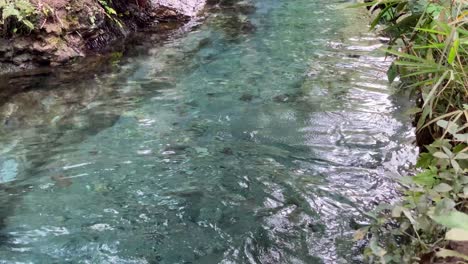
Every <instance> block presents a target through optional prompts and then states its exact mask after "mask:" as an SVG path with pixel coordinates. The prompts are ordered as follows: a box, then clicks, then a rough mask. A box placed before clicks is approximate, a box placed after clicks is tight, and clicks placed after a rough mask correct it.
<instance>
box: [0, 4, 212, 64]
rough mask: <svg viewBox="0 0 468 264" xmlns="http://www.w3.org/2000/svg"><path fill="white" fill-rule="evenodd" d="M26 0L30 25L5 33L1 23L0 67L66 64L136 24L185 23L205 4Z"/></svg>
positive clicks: (121, 37) (135, 27)
mask: <svg viewBox="0 0 468 264" xmlns="http://www.w3.org/2000/svg"><path fill="white" fill-rule="evenodd" d="M29 1H30V2H31V4H32V6H33V7H34V9H35V11H34V13H33V15H32V17H31V18H30V20H31V22H32V23H33V25H34V29H32V30H27V32H25V30H23V31H22V32H19V33H18V32H13V33H9V32H7V29H6V25H0V26H3V28H2V31H3V32H4V33H3V36H2V37H1V38H0V73H9V72H17V71H21V70H25V69H33V68H37V67H38V66H57V65H63V64H66V63H69V62H70V61H73V60H76V59H78V58H82V57H85V56H87V55H89V54H95V53H99V52H102V51H105V50H108V49H109V48H112V47H113V46H115V45H114V44H118V43H122V40H124V39H125V38H126V37H127V36H128V35H129V34H130V33H131V32H134V31H138V30H139V29H142V28H147V27H152V26H153V25H155V24H161V23H167V22H180V23H184V22H186V21H188V20H190V18H191V17H193V16H196V14H197V13H198V12H199V11H200V10H201V9H202V7H203V5H204V1H203V0H189V1H187V0H128V1H127V0H113V1H106V0H29ZM0 11H1V9H0ZM13 22H15V21H13ZM16 22H17V21H16ZM10 24H11V21H10ZM5 32H6V33H5ZM111 44H112V45H111Z"/></svg>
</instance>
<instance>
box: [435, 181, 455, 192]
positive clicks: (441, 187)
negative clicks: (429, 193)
mask: <svg viewBox="0 0 468 264" xmlns="http://www.w3.org/2000/svg"><path fill="white" fill-rule="evenodd" d="M451 190H453V188H452V186H450V185H448V184H446V183H441V184H439V185H437V186H435V187H434V191H436V192H442V193H444V192H450V191H451Z"/></svg>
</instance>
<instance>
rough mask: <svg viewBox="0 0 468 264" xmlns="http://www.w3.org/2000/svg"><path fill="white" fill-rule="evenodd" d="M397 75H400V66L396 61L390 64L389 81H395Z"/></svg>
mask: <svg viewBox="0 0 468 264" xmlns="http://www.w3.org/2000/svg"><path fill="white" fill-rule="evenodd" d="M397 76H398V67H397V65H396V64H395V63H392V65H390V67H389V68H388V71H387V77H388V81H389V82H390V83H393V81H394V80H395V78H396V77H397Z"/></svg>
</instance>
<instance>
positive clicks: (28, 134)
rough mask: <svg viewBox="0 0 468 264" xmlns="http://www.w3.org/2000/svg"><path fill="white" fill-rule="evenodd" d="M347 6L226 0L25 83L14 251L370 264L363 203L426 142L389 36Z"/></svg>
mask: <svg viewBox="0 0 468 264" xmlns="http://www.w3.org/2000/svg"><path fill="white" fill-rule="evenodd" d="M340 2H341V1H339V0H336V1H328V0H327V1H326V0H315V1H312V0H289V1H285V0H258V1H256V2H255V6H256V9H255V12H253V13H246V14H240V13H235V12H234V11H232V10H231V9H227V10H218V11H213V12H212V13H211V14H210V15H209V16H208V18H207V20H206V21H205V23H204V24H203V25H199V26H196V27H194V28H193V29H192V30H189V31H185V32H181V33H180V34H176V35H175V36H174V37H172V38H170V39H168V40H165V41H164V43H160V40H158V39H154V38H152V37H148V40H147V42H146V44H142V45H140V46H137V47H134V50H135V51H136V52H135V53H137V54H136V55H135V54H133V55H132V56H127V57H125V58H124V59H123V60H122V61H121V62H120V63H116V64H115V65H114V66H113V70H112V71H111V72H107V73H102V74H96V75H95V76H92V78H84V77H83V78H79V77H75V79H73V80H70V79H66V80H65V79H60V76H59V77H57V76H54V77H44V78H42V79H41V80H40V81H38V82H37V84H35V85H36V86H35V87H34V88H35V89H26V90H24V91H23V92H21V93H18V94H15V95H13V96H12V97H11V98H10V99H9V100H8V101H7V102H5V103H4V104H3V105H2V106H1V107H0V111H1V113H2V116H1V120H0V121H2V122H3V124H4V125H3V126H2V128H1V129H0V146H1V149H0V154H1V156H0V181H1V182H2V183H1V185H0V197H1V198H2V203H1V205H0V228H1V230H0V263H359V262H361V261H362V260H361V259H360V257H359V252H360V249H359V245H356V244H354V243H353V242H352V235H353V232H354V230H355V229H357V228H359V226H360V225H361V224H365V223H366V221H367V220H366V218H365V217H364V216H363V214H362V212H363V211H367V210H369V209H370V208H372V207H373V206H375V204H376V203H378V202H379V201H382V200H388V199H393V198H394V197H395V195H396V194H395V192H394V188H395V186H393V183H392V181H391V180H390V179H391V177H394V176H396V175H398V174H399V173H402V172H404V170H406V169H408V166H410V164H409V163H408V161H411V160H413V159H414V155H415V151H414V149H413V147H412V145H411V140H412V136H411V132H410V124H409V123H408V120H407V118H406V117H405V116H404V114H403V112H404V111H405V109H406V108H407V106H408V105H410V103H409V102H408V101H407V100H406V97H405V96H404V95H400V94H398V93H396V92H395V90H394V89H392V88H391V87H389V86H388V83H387V80H386V75H385V70H386V68H387V67H388V65H389V62H388V60H386V59H385V57H384V55H383V54H382V52H381V51H379V50H378V49H379V47H381V45H382V44H381V42H382V41H383V40H382V39H379V38H378V37H376V36H374V35H372V34H370V33H367V27H366V26H365V25H366V24H367V21H368V20H367V18H366V17H365V16H363V14H362V13H360V11H358V10H349V11H348V10H340V9H337V7H338V4H339V3H340ZM344 13H346V15H344ZM148 47H151V48H150V49H149V50H148V51H146V52H143V50H145V49H147V48H148ZM138 50H140V51H141V52H140V53H139V51H138ZM138 54H140V55H138Z"/></svg>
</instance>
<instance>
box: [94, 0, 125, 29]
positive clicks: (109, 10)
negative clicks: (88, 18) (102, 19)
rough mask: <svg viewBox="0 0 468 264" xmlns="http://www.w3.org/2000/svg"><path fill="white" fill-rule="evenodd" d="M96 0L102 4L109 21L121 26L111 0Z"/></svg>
mask: <svg viewBox="0 0 468 264" xmlns="http://www.w3.org/2000/svg"><path fill="white" fill-rule="evenodd" d="M98 2H99V4H100V5H101V6H102V8H104V10H105V11H106V16H107V17H108V18H109V19H110V20H111V21H113V22H114V23H116V24H117V25H119V27H122V23H121V22H120V20H119V19H118V14H117V11H116V10H115V9H114V8H113V7H112V0H98ZM93 23H94V22H93Z"/></svg>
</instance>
